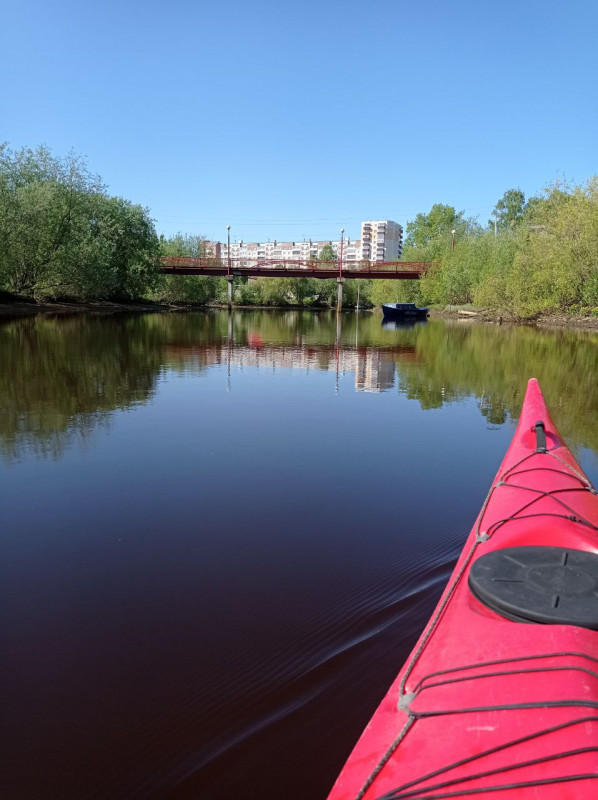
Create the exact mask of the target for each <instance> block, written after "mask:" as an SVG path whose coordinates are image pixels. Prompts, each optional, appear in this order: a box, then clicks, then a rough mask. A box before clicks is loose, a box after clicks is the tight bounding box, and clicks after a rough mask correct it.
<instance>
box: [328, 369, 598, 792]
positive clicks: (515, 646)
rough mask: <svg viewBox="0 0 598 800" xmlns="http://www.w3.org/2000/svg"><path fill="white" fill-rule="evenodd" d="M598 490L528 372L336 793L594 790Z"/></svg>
mask: <svg viewBox="0 0 598 800" xmlns="http://www.w3.org/2000/svg"><path fill="white" fill-rule="evenodd" d="M597 779H598V495H597V494H596V491H595V490H594V489H593V488H592V486H591V485H590V483H589V481H588V479H587V477H586V476H585V475H584V473H583V471H582V469H581V467H580V466H579V464H578V463H577V462H576V460H575V459H574V458H573V456H572V454H571V452H570V451H569V449H568V448H567V447H566V445H565V444H564V443H563V441H562V439H561V437H560V435H559V433H558V431H557V429H556V427H555V426H554V423H553V422H552V420H551V418H550V415H549V413H548V410H547V408H546V404H545V401H544V398H543V396H542V393H541V391H540V387H539V386H538V382H537V381H536V380H535V379H532V380H530V381H529V384H528V387H527V392H526V395H525V399H524V402H523V409H522V412H521V418H520V420H519V425H518V426H517V430H516V432H515V436H514V438H513V441H512V442H511V445H510V447H509V449H508V451H507V454H506V456H505V458H504V460H503V462H502V464H501V466H500V469H499V471H498V473H497V476H496V479H495V481H494V483H493V485H492V487H491V489H490V492H489V493H488V496H487V498H486V501H485V502H484V505H483V506H482V509H481V511H480V514H479V516H478V519H477V521H476V523H475V525H474V526H473V529H472V531H471V533H470V534H469V537H468V539H467V541H466V543H465V547H464V549H463V552H462V554H461V557H460V558H459V561H458V562H457V565H456V567H455V570H454V572H453V574H452V576H451V579H450V580H449V583H448V585H447V587H446V589H445V591H444V593H443V595H442V597H441V599H440V601H439V603H438V605H437V607H436V609H435V611H434V614H433V615H432V617H431V619H430V621H429V622H428V624H427V626H426V628H425V630H424V632H423V633H422V635H421V637H420V639H419V641H418V642H417V644H416V646H415V648H414V650H413V652H412V653H411V655H410V656H409V658H408V660H407V662H406V664H405V666H404V667H403V669H402V670H401V672H400V673H399V675H398V676H397V678H396V680H395V682H394V683H393V685H392V686H391V688H390V690H389V691H388V693H387V695H386V696H385V698H384V699H383V701H382V703H381V704H380V706H379V708H378V709H377V711H376V712H375V714H374V716H373V718H372V719H371V721H370V723H369V724H368V726H367V728H366V729H365V731H364V732H363V734H362V736H361V738H360V739H359V741H358V742H357V745H356V746H355V749H354V750H353V752H352V754H351V756H350V757H349V759H348V761H347V763H346V764H345V767H344V768H343V770H342V772H341V774H340V776H339V778H338V780H337V781H336V783H335V785H334V787H333V789H332V792H331V794H330V796H329V800H362V799H363V800H374V799H376V800H407V798H408V799H409V800H416V799H417V798H419V799H420V800H423V799H424V798H425V799H426V800H427V799H428V798H430V800H432V798H434V799H436V798H449V797H450V798H472V797H473V798H477V797H483V796H484V795H488V796H489V797H491V798H495V799H496V800H519V799H520V798H521V799H523V798H525V799H526V800H531V798H535V800H538V798H540V799H541V800H557V798H558V800H564V798H571V800H573V799H574V798H575V800H580V798H581V799H584V800H585V799H587V800H589V799H590V798H596V797H598V780H597Z"/></svg>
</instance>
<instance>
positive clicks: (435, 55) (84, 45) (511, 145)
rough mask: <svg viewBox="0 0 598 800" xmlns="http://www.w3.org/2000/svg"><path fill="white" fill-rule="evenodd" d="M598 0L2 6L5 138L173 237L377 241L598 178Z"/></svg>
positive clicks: (0, 136) (26, 2)
mask: <svg viewBox="0 0 598 800" xmlns="http://www.w3.org/2000/svg"><path fill="white" fill-rule="evenodd" d="M597 45H598V2H597V0H570V2H569V3H564V2H553V0H501V2H500V3H490V2H485V1H484V0H456V2H452V3H449V2H446V0H420V2H417V1H414V0H409V1H407V0H373V1H372V2H369V3H368V2H364V3H357V2H353V0H346V2H337V1H336V0H319V1H318V2H314V0H302V2H300V3H297V4H287V3H282V2H274V1H273V0H254V2H241V0H229V2H227V3H211V2H205V0H204V2H202V1H201V0H194V1H192V0H171V2H165V0H161V2H157V1H155V0H144V2H141V0H119V1H118V2H114V0H108V1H107V2H102V3H89V2H82V0H76V1H74V0H35V1H32V0H20V1H19V2H12V3H8V2H5V3H3V8H2V24H1V26H0V91H1V97H2V100H1V106H0V108H1V112H0V114H1V116H0V141H1V140H5V141H8V142H9V144H10V146H11V147H12V148H15V149H16V148H20V147H22V146H31V147H33V146H36V145H38V144H41V143H45V144H47V145H48V146H49V147H50V148H52V150H53V151H54V152H55V153H56V154H59V155H64V154H66V153H67V152H68V150H69V149H70V148H74V149H75V151H77V152H78V153H80V154H83V155H85V156H86V157H87V159H88V164H89V167H90V168H91V170H92V172H95V173H99V174H100V175H101V176H102V177H103V179H104V180H105V182H106V183H107V185H108V190H109V191H110V193H111V194H116V195H120V196H123V197H125V198H127V199H129V200H132V201H133V202H136V203H140V204H141V205H144V206H147V207H148V208H149V209H150V212H151V215H152V217H153V218H154V219H155V220H156V227H157V230H158V232H160V233H164V234H171V233H174V232H176V231H183V232H186V233H194V234H202V235H205V236H207V237H208V238H213V239H220V240H222V239H224V238H225V237H226V230H225V227H226V225H227V224H228V223H230V225H231V226H232V227H231V235H232V237H233V239H240V238H242V239H245V240H256V239H257V240H266V239H268V238H271V239H275V238H277V239H279V240H285V239H295V240H297V239H302V238H303V237H304V236H305V237H311V238H321V239H330V238H334V239H337V238H339V230H340V228H341V227H344V228H345V229H346V231H347V234H348V235H349V236H351V237H358V236H359V222H360V221H361V220H362V219H380V218H382V219H394V220H397V221H398V222H401V223H402V224H403V225H404V224H405V223H406V222H407V221H408V220H410V219H413V218H414V217H415V215H416V214H417V213H418V212H420V211H423V212H427V211H429V209H430V207H431V206H432V205H433V204H434V203H447V204H449V205H453V206H455V207H456V208H457V210H463V211H465V214H466V215H467V216H473V217H477V218H478V219H479V221H480V222H481V223H483V224H485V223H486V222H487V220H488V218H489V216H490V213H491V211H492V208H493V207H494V205H495V203H496V201H497V200H498V199H499V198H500V196H501V195H502V194H503V192H504V191H505V190H507V189H510V188H520V189H521V190H523V191H524V192H525V194H526V196H530V195H533V194H536V193H539V192H540V191H541V189H542V188H543V187H544V186H545V185H546V184H548V183H551V182H554V180H556V179H557V178H565V179H568V180H570V181H573V182H576V183H582V182H584V181H585V180H587V179H588V178H589V177H590V176H592V175H594V174H596V173H598V166H597V154H598V148H597V144H598V112H597V103H598V91H597V89H598V46H597Z"/></svg>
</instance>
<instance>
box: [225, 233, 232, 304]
mask: <svg viewBox="0 0 598 800" xmlns="http://www.w3.org/2000/svg"><path fill="white" fill-rule="evenodd" d="M226 252H227V264H226V280H227V281H228V307H229V310H230V309H231V308H232V305H233V274H232V272H231V268H230V225H227V226H226Z"/></svg>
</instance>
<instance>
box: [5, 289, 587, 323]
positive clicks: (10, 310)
mask: <svg viewBox="0 0 598 800" xmlns="http://www.w3.org/2000/svg"><path fill="white" fill-rule="evenodd" d="M209 308H226V306H225V305H222V304H219V305H217V306H213V305H210V306H205V305H194V304H192V303H176V304H169V303H152V302H151V301H147V300H140V301H137V302H134V301H129V302H126V303H125V302H123V303H116V302H109V301H93V302H76V301H72V302H71V301H56V302H47V301H46V302H40V303H36V302H34V301H31V300H26V299H22V298H15V297H14V296H12V295H8V294H6V293H1V292H0V319H1V318H5V317H24V316H35V315H37V314H44V315H54V316H65V315H68V314H124V313H136V312H139V313H172V312H175V313H176V312H181V311H204V310H206V309H209ZM235 308H236V309H241V310H242V309H248V310H249V309H255V308H259V309H260V310H268V311H276V310H278V309H277V307H275V306H268V307H261V306H255V307H254V306H235ZM281 308H282V307H281ZM284 309H285V310H289V309H291V310H302V311H309V310H317V311H322V310H325V309H321V308H318V309H313V308H311V309H310V308H309V307H307V306H292V307H291V306H285V307H284ZM346 310H352V309H346ZM363 311H365V312H366V313H368V312H371V313H380V310H379V309H363ZM430 316H431V317H432V318H433V317H442V318H448V319H460V320H463V321H467V320H470V321H472V322H485V323H491V324H499V325H502V324H510V325H536V326H541V327H557V328H584V329H591V330H598V316H588V315H581V314H579V315H576V314H544V315H540V316H538V317H537V318H536V319H533V320H521V319H518V318H516V317H512V316H509V315H507V314H498V313H496V312H493V311H489V310H487V309H482V308H474V307H473V306H446V307H444V308H432V309H431V310H430Z"/></svg>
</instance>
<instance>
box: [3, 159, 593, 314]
mask: <svg viewBox="0 0 598 800" xmlns="http://www.w3.org/2000/svg"><path fill="white" fill-rule="evenodd" d="M328 250H329V252H328V251H327V249H326V248H324V252H323V253H322V255H321V258H322V259H323V260H330V259H334V253H333V251H332V248H331V247H329V248H328ZM162 255H164V256H192V257H199V256H204V255H206V239H205V237H204V236H202V235H198V234H183V233H179V234H177V235H175V236H172V237H170V238H165V237H163V236H158V234H157V233H156V230H155V226H154V222H153V220H152V218H151V215H150V211H149V209H147V208H144V207H142V206H140V205H136V204H134V203H132V202H130V201H128V200H125V199H123V198H120V197H114V196H110V195H109V194H108V192H107V190H106V186H105V185H104V183H103V182H102V180H101V178H100V177H99V176H97V175H93V174H92V173H91V172H90V171H89V169H88V167H87V165H86V163H85V161H84V160H83V159H82V158H81V157H79V156H78V155H76V154H74V153H69V154H68V155H67V156H66V157H64V158H60V157H57V156H55V155H53V154H52V152H51V151H50V150H49V149H48V148H46V147H43V146H42V147H38V148H36V149H34V150H32V149H28V148H23V149H21V150H19V151H13V150H10V149H9V147H8V146H7V145H6V144H3V145H0V316H7V315H9V316H16V315H21V314H31V313H54V314H62V313H74V312H75V313H79V312H82V311H90V312H91V311H102V312H103V313H106V312H109V311H114V312H117V311H164V310H188V309H195V308H209V307H223V306H226V291H227V286H226V280H225V279H224V278H217V277H199V276H174V275H163V274H162V273H160V271H159V257H160V256H162ZM402 258H403V260H406V261H431V262H436V263H435V264H434V266H433V267H431V268H430V270H429V271H428V273H427V274H426V275H425V276H423V277H422V278H421V279H420V280H419V281H394V280H388V281H386V280H376V281H370V280H367V279H363V280H347V281H346V282H345V286H344V292H343V302H344V306H345V308H347V309H354V308H355V307H356V305H357V303H358V302H359V306H360V308H379V307H380V306H381V305H382V303H385V302H395V301H397V302H406V301H407V302H415V303H416V304H417V305H426V306H429V307H430V308H431V311H432V315H435V314H438V315H441V316H451V315H454V316H457V317H459V318H462V319H467V318H470V319H477V320H484V321H489V322H505V323H506V322H509V323H510V322H515V323H528V324H529V323H535V324H553V325H554V324H557V325H567V326H568V325H576V326H581V327H595V328H598V176H595V177H592V178H590V179H589V180H588V181H587V182H586V183H585V184H583V185H579V186H572V185H569V184H565V183H561V182H557V183H555V184H554V185H552V186H549V187H547V188H546V189H545V190H544V192H543V193H542V195H541V196H539V197H531V198H529V199H526V198H525V196H524V194H523V192H521V191H520V190H519V189H509V190H508V191H506V192H505V193H504V195H503V196H502V197H501V198H500V200H498V202H497V204H496V206H495V208H494V211H493V214H492V219H490V220H488V222H487V224H486V225H485V226H484V225H482V224H480V223H479V222H478V221H477V220H475V219H471V218H466V217H465V216H464V212H463V211H456V209H455V208H453V207H452V206H449V205H443V204H436V205H434V206H433V207H432V209H431V210H430V211H429V212H428V213H420V214H418V215H417V216H416V218H415V219H414V220H412V221H410V222H408V223H407V226H406V238H405V245H404V249H403V256H402ZM336 288H337V287H336V281H335V280H320V279H316V278H257V279H251V280H248V279H247V278H238V279H236V281H235V295H234V298H233V300H234V305H235V307H252V308H276V307H283V308H304V309H326V308H331V307H334V306H335V305H336Z"/></svg>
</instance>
